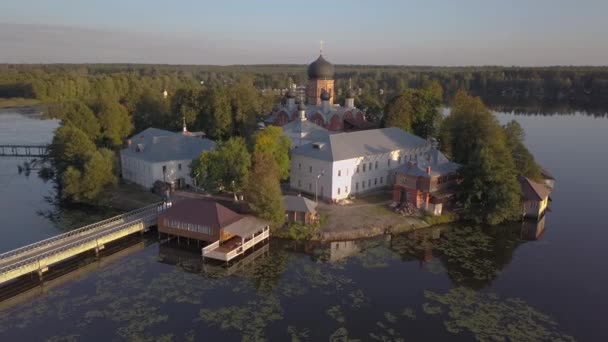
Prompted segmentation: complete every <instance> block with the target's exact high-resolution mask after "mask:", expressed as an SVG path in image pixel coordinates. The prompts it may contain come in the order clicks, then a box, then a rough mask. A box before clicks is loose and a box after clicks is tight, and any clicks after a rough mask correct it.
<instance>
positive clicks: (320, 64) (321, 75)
mask: <svg viewBox="0 0 608 342" xmlns="http://www.w3.org/2000/svg"><path fill="white" fill-rule="evenodd" d="M334 73H335V71H334V66H333V64H331V63H329V62H328V61H326V60H325V58H323V56H322V55H319V58H317V60H316V61H314V62H312V63H310V65H309V66H308V78H310V79H313V80H314V79H325V80H326V79H333V78H334Z"/></svg>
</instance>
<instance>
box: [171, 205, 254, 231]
mask: <svg viewBox="0 0 608 342" xmlns="http://www.w3.org/2000/svg"><path fill="white" fill-rule="evenodd" d="M165 218H166V219H173V220H178V221H181V222H186V223H196V224H200V225H204V226H209V227H212V228H214V229H221V228H224V227H226V226H228V225H230V224H231V223H234V222H236V221H238V220H240V219H241V218H243V216H242V215H239V214H237V213H235V212H234V211H232V210H230V209H228V208H226V207H224V206H223V205H221V204H218V203H216V202H213V201H209V200H203V199H184V200H181V201H179V202H176V203H174V204H173V206H172V207H171V208H169V209H167V210H166V211H165V212H163V213H162V214H160V215H159V219H165Z"/></svg>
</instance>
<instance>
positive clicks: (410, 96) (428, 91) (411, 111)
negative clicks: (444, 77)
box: [383, 83, 442, 139]
mask: <svg viewBox="0 0 608 342" xmlns="http://www.w3.org/2000/svg"><path fill="white" fill-rule="evenodd" d="M441 96H442V92H441V87H440V86H439V88H437V85H436V84H435V83H431V84H430V85H429V88H422V89H406V90H405V91H404V92H403V93H401V94H400V95H398V96H396V97H394V98H393V99H392V100H391V101H390V102H389V103H388V105H387V107H386V114H385V116H384V118H383V119H384V126H385V127H399V128H401V129H403V130H404V131H408V132H412V133H414V134H416V135H418V136H420V137H423V138H425V139H429V138H433V137H436V136H437V135H438V131H439V125H440V122H441V113H440V112H439V105H440V104H441Z"/></svg>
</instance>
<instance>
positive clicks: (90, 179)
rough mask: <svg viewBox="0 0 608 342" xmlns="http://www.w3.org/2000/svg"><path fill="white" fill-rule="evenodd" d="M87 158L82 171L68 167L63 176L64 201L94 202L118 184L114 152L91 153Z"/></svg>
mask: <svg viewBox="0 0 608 342" xmlns="http://www.w3.org/2000/svg"><path fill="white" fill-rule="evenodd" d="M87 157H88V158H87V161H86V163H85V165H84V168H83V169H82V170H80V169H78V168H76V167H74V166H68V168H67V169H66V171H65V172H64V173H63V174H62V175H61V183H62V193H61V196H62V198H63V199H68V200H71V201H75V202H94V201H96V200H97V198H98V196H99V194H100V193H101V192H102V191H103V189H105V188H106V187H107V186H109V185H113V184H115V183H116V176H115V175H114V153H113V152H112V151H110V150H108V149H100V150H98V151H94V152H93V153H90V154H89V155H88V156H87Z"/></svg>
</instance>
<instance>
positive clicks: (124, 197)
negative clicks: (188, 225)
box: [98, 183, 162, 211]
mask: <svg viewBox="0 0 608 342" xmlns="http://www.w3.org/2000/svg"><path fill="white" fill-rule="evenodd" d="M161 200H162V199H161V198H160V197H159V196H157V195H155V194H153V193H152V192H150V191H147V190H145V189H142V188H141V187H139V186H137V185H133V184H125V183H119V184H118V185H116V186H113V187H110V188H108V189H105V190H104V192H103V193H102V194H101V196H100V201H99V204H98V205H100V206H104V207H109V208H115V209H121V210H124V211H131V210H135V209H138V208H141V207H145V206H147V205H149V204H152V203H156V202H159V201H161Z"/></svg>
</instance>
